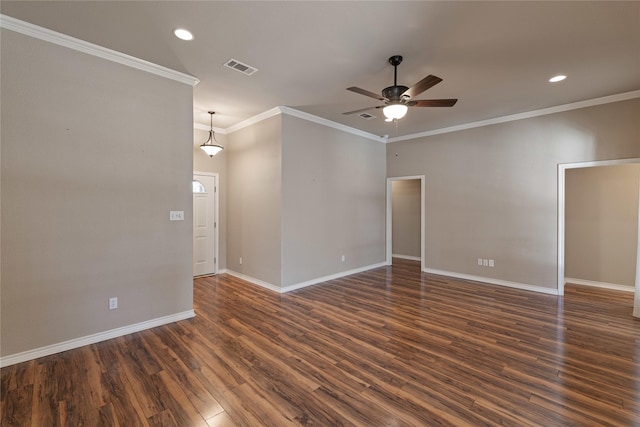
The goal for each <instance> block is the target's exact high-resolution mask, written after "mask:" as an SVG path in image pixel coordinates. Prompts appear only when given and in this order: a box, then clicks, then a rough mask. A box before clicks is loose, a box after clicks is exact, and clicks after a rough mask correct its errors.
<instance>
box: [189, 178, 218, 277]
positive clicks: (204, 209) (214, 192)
mask: <svg viewBox="0 0 640 427" xmlns="http://www.w3.org/2000/svg"><path fill="white" fill-rule="evenodd" d="M217 272H218V174H213V173H207V172H194V174H193V276H194V277H196V276H205V275H210V274H216V273H217Z"/></svg>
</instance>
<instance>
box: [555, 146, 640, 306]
mask: <svg viewBox="0 0 640 427" xmlns="http://www.w3.org/2000/svg"><path fill="white" fill-rule="evenodd" d="M632 163H640V158H635V159H617V160H600V161H592V162H578V163H559V164H558V295H564V284H565V283H564V282H565V277H564V227H565V224H564V220H565V218H564V215H565V206H564V203H565V171H566V170H567V169H578V168H592V167H596V166H616V165H627V164H632ZM638 227H639V229H640V215H638ZM638 245H639V246H640V243H639V244H638ZM636 258H637V261H636V278H637V271H638V268H640V265H639V263H640V255H637V256H636ZM639 287H640V284H639V283H638V280H637V279H636V293H637V292H638V291H639V289H638V288H639Z"/></svg>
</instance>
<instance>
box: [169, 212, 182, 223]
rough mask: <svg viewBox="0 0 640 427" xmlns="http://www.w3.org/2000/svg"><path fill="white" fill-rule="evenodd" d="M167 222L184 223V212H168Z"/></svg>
mask: <svg viewBox="0 0 640 427" xmlns="http://www.w3.org/2000/svg"><path fill="white" fill-rule="evenodd" d="M169 220H170V221H184V211H170V212H169Z"/></svg>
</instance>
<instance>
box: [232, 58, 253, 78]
mask: <svg viewBox="0 0 640 427" xmlns="http://www.w3.org/2000/svg"><path fill="white" fill-rule="evenodd" d="M224 66H225V67H228V68H231V69H233V70H236V71H240V72H241V73H242V74H246V75H247V76H250V75H251V74H253V73H255V72H256V71H258V69H257V68H256V67H252V66H251V65H247V64H243V63H242V62H240V61H238V60H236V59H230V60H228V61H227V62H225V64H224Z"/></svg>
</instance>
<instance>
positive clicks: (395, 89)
mask: <svg viewBox="0 0 640 427" xmlns="http://www.w3.org/2000/svg"><path fill="white" fill-rule="evenodd" d="M408 89H409V88H408V87H406V86H389V87H386V88H384V89H383V90H382V96H384V97H385V98H387V99H388V100H389V101H391V102H393V101H401V100H402V98H401V96H402V94H403V93H405V92H406V91H407V90H408Z"/></svg>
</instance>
